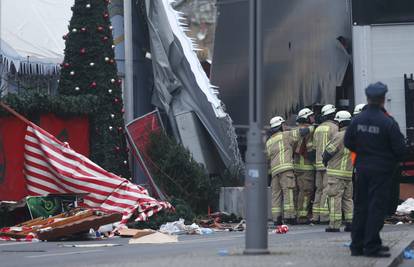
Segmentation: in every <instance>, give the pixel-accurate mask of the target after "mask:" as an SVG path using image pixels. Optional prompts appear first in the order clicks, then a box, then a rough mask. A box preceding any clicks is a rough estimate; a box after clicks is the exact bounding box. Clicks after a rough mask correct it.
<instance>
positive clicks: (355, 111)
mask: <svg viewBox="0 0 414 267" xmlns="http://www.w3.org/2000/svg"><path fill="white" fill-rule="evenodd" d="M365 105H366V104H358V105H356V106H355V108H354V116H355V115H357V114H359V113H361V112H362V109H363V108H364V107H365Z"/></svg>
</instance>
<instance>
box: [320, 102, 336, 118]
mask: <svg viewBox="0 0 414 267" xmlns="http://www.w3.org/2000/svg"><path fill="white" fill-rule="evenodd" d="M335 111H336V108H335V106H334V105H332V104H327V105H325V106H323V107H322V110H321V113H322V116H326V115H329V114H332V113H335Z"/></svg>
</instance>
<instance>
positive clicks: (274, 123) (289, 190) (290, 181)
mask: <svg viewBox="0 0 414 267" xmlns="http://www.w3.org/2000/svg"><path fill="white" fill-rule="evenodd" d="M284 122H285V120H284V119H283V118H282V117H280V116H276V117H274V118H272V119H271V120H270V128H271V129H270V131H271V134H272V135H271V137H270V138H269V139H268V140H267V142H266V150H267V156H268V158H269V160H270V167H271V170H270V171H271V174H272V182H271V187H272V217H273V222H274V224H275V225H281V224H283V221H282V219H284V222H285V223H287V224H295V223H296V209H295V201H294V199H295V195H296V181H295V174H294V172H293V145H294V140H293V138H292V135H291V133H290V132H289V131H284V130H285V127H284Z"/></svg>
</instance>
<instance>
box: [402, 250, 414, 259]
mask: <svg viewBox="0 0 414 267" xmlns="http://www.w3.org/2000/svg"><path fill="white" fill-rule="evenodd" d="M404 259H407V260H413V259H414V250H412V249H406V250H404Z"/></svg>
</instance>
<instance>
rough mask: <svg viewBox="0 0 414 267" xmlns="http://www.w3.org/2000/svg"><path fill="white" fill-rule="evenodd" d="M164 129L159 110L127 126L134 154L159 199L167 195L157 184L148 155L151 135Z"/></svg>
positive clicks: (153, 192)
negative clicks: (148, 163)
mask: <svg viewBox="0 0 414 267" xmlns="http://www.w3.org/2000/svg"><path fill="white" fill-rule="evenodd" d="M162 129H163V125H162V122H161V119H160V116H159V113H158V111H157V110H156V111H153V112H150V113H148V114H146V115H144V116H142V117H139V118H137V119H135V120H133V121H132V122H130V123H129V124H128V125H127V126H126V132H127V134H128V140H129V142H130V144H131V146H132V147H133V152H134V156H135V158H136V160H137V161H138V164H139V165H140V167H141V169H142V171H143V172H144V174H145V176H146V178H147V179H148V183H149V185H150V186H151V191H152V192H151V193H152V194H153V195H154V196H155V197H157V198H159V199H165V196H164V194H163V193H162V191H161V190H160V189H159V188H158V186H157V185H156V184H155V182H154V179H153V178H152V176H151V173H150V172H149V170H148V168H147V164H146V162H147V161H149V160H150V159H149V158H148V157H147V149H148V145H149V144H150V139H149V138H150V135H151V134H152V133H156V132H159V131H161V130H162Z"/></svg>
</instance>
